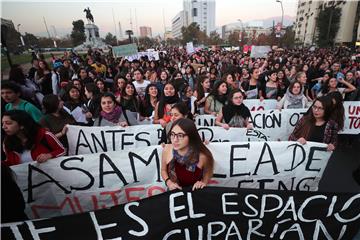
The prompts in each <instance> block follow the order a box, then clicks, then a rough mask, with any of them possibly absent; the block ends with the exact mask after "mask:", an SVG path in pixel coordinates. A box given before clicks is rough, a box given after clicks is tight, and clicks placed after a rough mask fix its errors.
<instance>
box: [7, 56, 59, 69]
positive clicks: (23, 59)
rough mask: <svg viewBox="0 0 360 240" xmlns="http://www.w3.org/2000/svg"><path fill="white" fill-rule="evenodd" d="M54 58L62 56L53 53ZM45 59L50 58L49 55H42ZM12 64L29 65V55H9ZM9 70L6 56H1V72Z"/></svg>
mask: <svg viewBox="0 0 360 240" xmlns="http://www.w3.org/2000/svg"><path fill="white" fill-rule="evenodd" d="M54 55H55V56H62V55H63V53H55V54H54ZM44 56H45V59H48V58H50V53H44ZM10 57H11V60H12V64H20V65H21V64H27V63H29V64H30V63H31V54H30V53H27V54H21V55H11V54H10ZM9 68H10V65H9V62H8V60H7V57H6V56H1V72H4V71H8V70H9Z"/></svg>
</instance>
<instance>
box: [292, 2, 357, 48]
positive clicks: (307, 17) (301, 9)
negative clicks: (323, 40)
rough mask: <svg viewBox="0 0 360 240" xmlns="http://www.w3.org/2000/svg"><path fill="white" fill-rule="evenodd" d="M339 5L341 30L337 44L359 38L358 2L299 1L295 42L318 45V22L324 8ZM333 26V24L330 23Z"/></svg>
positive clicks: (337, 35) (336, 39)
mask: <svg viewBox="0 0 360 240" xmlns="http://www.w3.org/2000/svg"><path fill="white" fill-rule="evenodd" d="M332 4H337V7H338V8H340V9H341V17H340V24H339V30H338V32H337V34H336V37H335V43H350V42H352V41H353V40H354V38H355V39H356V38H357V36H356V35H358V36H359V34H360V33H359V25H360V24H359V16H360V5H359V3H358V1H345V0H336V1H331V0H323V1H308V0H299V2H298V9H297V14H296V21H295V40H296V41H297V42H299V43H302V44H303V45H305V46H309V45H313V44H315V43H316V38H317V35H318V32H317V29H316V21H317V17H318V16H319V13H320V10H321V9H322V8H323V7H328V6H331V5H332ZM329 24H331V23H329Z"/></svg>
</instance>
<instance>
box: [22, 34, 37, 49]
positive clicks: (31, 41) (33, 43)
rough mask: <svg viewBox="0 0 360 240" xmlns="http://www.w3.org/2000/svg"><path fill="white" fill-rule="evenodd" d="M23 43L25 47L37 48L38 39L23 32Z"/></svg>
mask: <svg viewBox="0 0 360 240" xmlns="http://www.w3.org/2000/svg"><path fill="white" fill-rule="evenodd" d="M23 38H24V42H25V44H26V45H27V46H38V45H39V38H37V37H36V36H35V35H34V34H31V33H27V32H25V35H24V36H23Z"/></svg>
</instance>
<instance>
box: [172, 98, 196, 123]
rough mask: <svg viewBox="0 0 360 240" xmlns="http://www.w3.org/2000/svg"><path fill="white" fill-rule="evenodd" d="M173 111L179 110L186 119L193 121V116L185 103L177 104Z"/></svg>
mask: <svg viewBox="0 0 360 240" xmlns="http://www.w3.org/2000/svg"><path fill="white" fill-rule="evenodd" d="M171 109H177V110H178V111H179V113H181V114H182V115H184V116H185V117H186V118H188V119H191V120H193V115H192V113H191V112H190V110H189V108H188V106H187V105H186V104H185V103H183V102H178V103H175V105H174V106H172V107H171Z"/></svg>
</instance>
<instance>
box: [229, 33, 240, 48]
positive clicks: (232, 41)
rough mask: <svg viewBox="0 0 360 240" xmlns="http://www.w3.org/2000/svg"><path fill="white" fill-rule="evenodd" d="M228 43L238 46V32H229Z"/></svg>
mask: <svg viewBox="0 0 360 240" xmlns="http://www.w3.org/2000/svg"><path fill="white" fill-rule="evenodd" d="M228 44H230V45H231V46H239V44H240V42H239V32H238V31H234V32H232V33H230V35H229V37H228Z"/></svg>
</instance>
